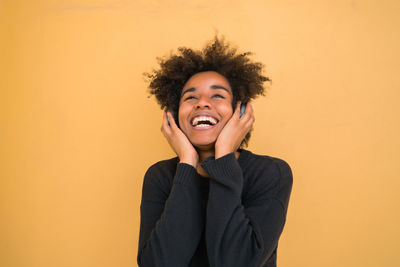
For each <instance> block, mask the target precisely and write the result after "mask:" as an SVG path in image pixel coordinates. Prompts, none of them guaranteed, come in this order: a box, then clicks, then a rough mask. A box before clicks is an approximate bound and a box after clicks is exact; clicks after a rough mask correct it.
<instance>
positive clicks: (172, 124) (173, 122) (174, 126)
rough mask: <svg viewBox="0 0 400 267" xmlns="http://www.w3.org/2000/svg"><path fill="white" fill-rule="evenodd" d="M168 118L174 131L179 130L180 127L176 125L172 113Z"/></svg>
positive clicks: (169, 113) (168, 114)
mask: <svg viewBox="0 0 400 267" xmlns="http://www.w3.org/2000/svg"><path fill="white" fill-rule="evenodd" d="M167 116H168V118H169V126H170V127H171V128H172V129H173V130H176V128H178V125H176V122H175V118H174V116H172V114H171V112H167Z"/></svg>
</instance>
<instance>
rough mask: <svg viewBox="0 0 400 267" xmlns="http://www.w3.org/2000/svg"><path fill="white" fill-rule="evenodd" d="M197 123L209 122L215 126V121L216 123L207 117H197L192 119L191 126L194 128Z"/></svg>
mask: <svg viewBox="0 0 400 267" xmlns="http://www.w3.org/2000/svg"><path fill="white" fill-rule="evenodd" d="M199 121H209V122H210V123H211V124H212V125H215V124H217V121H216V120H215V119H214V118H213V117H209V116H199V117H196V118H194V119H193V121H192V125H193V126H196V125H197V123H198V122H199ZM200 125H206V126H209V125H208V124H200ZM200 125H197V126H200Z"/></svg>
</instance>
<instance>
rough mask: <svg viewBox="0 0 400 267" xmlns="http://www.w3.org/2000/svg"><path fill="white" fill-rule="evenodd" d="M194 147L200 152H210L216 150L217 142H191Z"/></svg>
mask: <svg viewBox="0 0 400 267" xmlns="http://www.w3.org/2000/svg"><path fill="white" fill-rule="evenodd" d="M191 143H192V145H193V146H194V147H196V148H197V149H200V150H210V149H214V146H215V140H207V141H206V140H204V141H201V142H191Z"/></svg>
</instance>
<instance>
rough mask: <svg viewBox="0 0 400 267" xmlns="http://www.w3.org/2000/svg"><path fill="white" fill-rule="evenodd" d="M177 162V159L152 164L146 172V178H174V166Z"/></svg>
mask: <svg viewBox="0 0 400 267" xmlns="http://www.w3.org/2000/svg"><path fill="white" fill-rule="evenodd" d="M178 162H179V159H178V157H174V158H170V159H165V160H160V161H158V162H156V163H154V164H152V165H151V166H150V167H149V168H148V169H147V171H146V174H145V178H146V177H148V176H149V177H154V176H163V177H165V176H166V175H167V176H174V174H175V171H176V166H177V164H178Z"/></svg>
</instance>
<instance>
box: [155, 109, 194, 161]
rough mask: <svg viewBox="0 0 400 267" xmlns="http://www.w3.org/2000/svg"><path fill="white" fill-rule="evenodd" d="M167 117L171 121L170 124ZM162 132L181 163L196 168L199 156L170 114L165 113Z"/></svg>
mask: <svg viewBox="0 0 400 267" xmlns="http://www.w3.org/2000/svg"><path fill="white" fill-rule="evenodd" d="M167 116H168V118H169V121H170V123H169V124H168V118H167ZM161 132H162V133H163V134H164V136H165V138H167V141H168V143H169V145H170V146H171V147H172V149H173V150H174V151H175V153H176V155H177V156H178V157H179V160H180V161H179V162H180V163H187V164H190V165H192V166H193V167H195V168H196V167H197V164H198V161H199V155H198V154H197V151H196V149H194V147H193V145H192V143H190V141H189V139H188V138H187V137H186V135H185V134H184V133H183V132H182V131H181V129H179V127H178V126H177V125H176V123H175V119H174V118H173V116H172V114H171V113H170V112H166V111H164V115H163V123H162V125H161Z"/></svg>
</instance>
